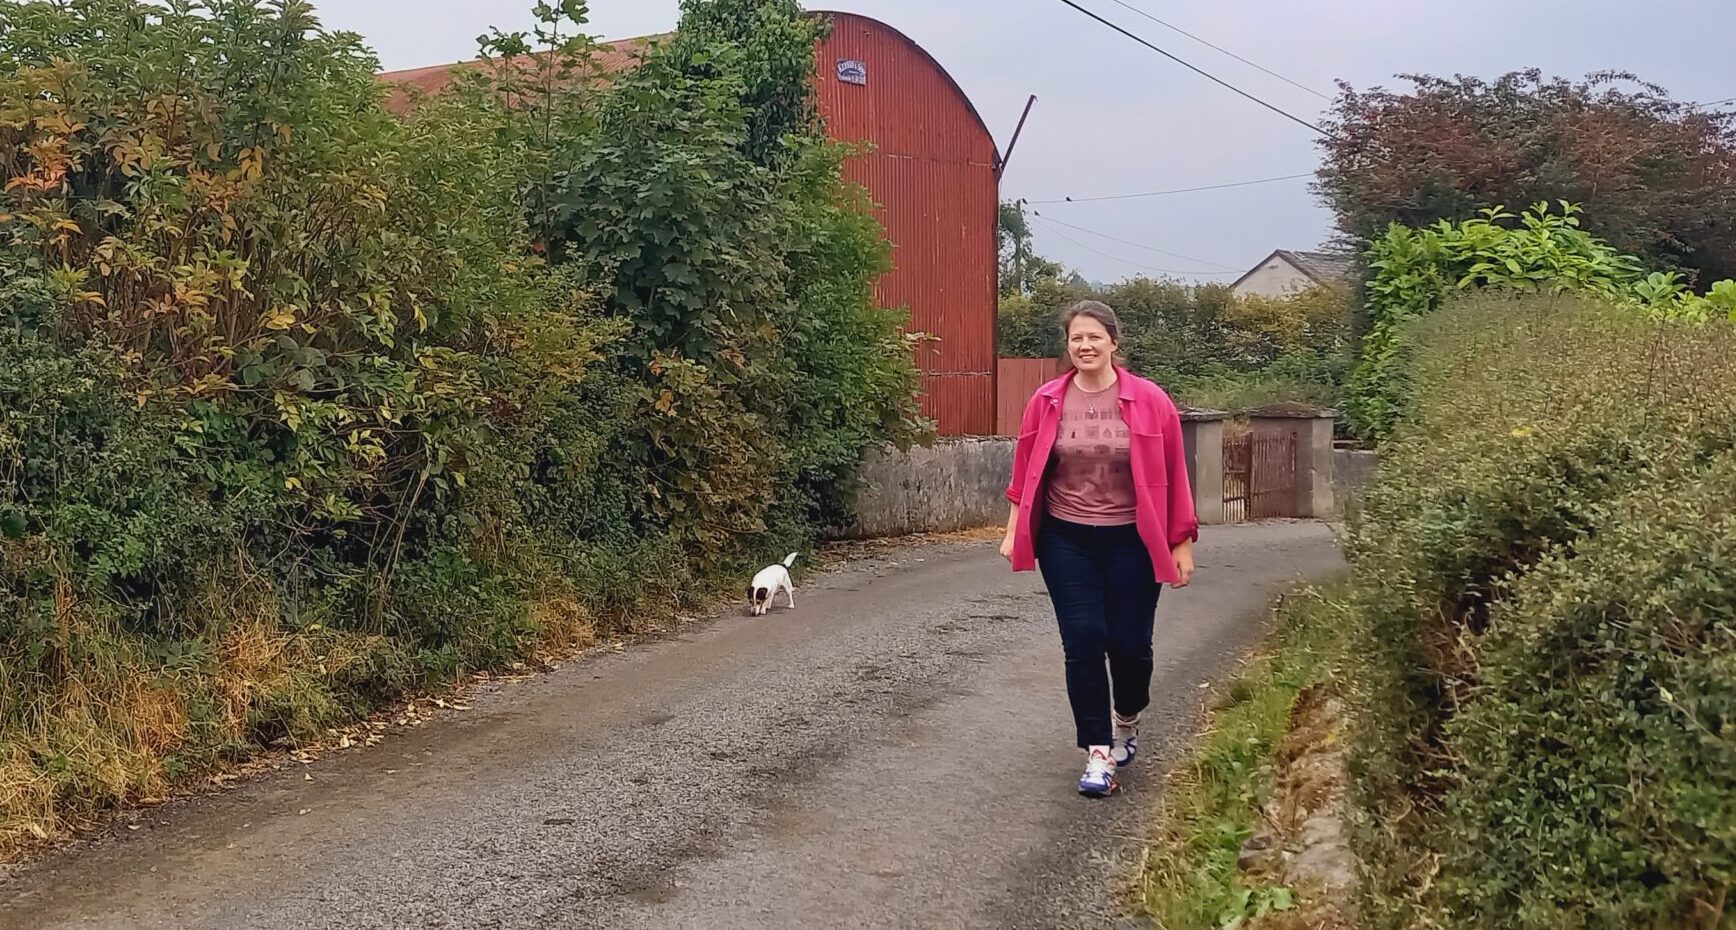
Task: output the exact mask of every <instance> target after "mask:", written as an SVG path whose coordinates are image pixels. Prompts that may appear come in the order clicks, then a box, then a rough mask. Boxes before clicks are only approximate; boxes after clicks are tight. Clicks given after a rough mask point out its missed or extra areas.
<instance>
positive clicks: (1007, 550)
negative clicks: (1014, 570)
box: [1001, 504, 1019, 562]
mask: <svg viewBox="0 0 1736 930" xmlns="http://www.w3.org/2000/svg"><path fill="white" fill-rule="evenodd" d="M1018 532H1019V505H1018V504H1014V505H1013V506H1012V507H1010V508H1008V509H1007V535H1006V536H1004V537H1002V538H1001V558H1003V559H1006V560H1007V561H1008V562H1011V561H1012V560H1013V537H1014V536H1015V535H1016V534H1017V533H1018Z"/></svg>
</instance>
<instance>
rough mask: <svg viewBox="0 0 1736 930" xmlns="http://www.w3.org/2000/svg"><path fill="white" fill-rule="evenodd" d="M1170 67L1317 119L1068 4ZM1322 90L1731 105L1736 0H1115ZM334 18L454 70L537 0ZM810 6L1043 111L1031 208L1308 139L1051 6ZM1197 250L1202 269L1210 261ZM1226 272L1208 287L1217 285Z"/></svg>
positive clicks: (1099, 265)
mask: <svg viewBox="0 0 1736 930" xmlns="http://www.w3.org/2000/svg"><path fill="white" fill-rule="evenodd" d="M1081 2H1082V3H1083V4H1084V5H1085V6H1088V7H1090V8H1091V9H1093V10H1095V11H1097V12H1098V13H1100V14H1102V15H1103V16H1105V17H1107V18H1109V19H1111V20H1113V21H1115V22H1118V23H1120V24H1122V25H1124V26H1126V27H1128V28H1129V29H1131V30H1132V31H1134V32H1136V33H1138V34H1140V35H1142V36H1144V37H1145V38H1147V39H1149V40H1151V41H1152V42H1154V43H1156V44H1157V45H1159V46H1162V47H1164V48H1166V49H1168V50H1170V51H1171V52H1174V53H1175V54H1177V55H1179V56H1181V57H1182V58H1184V59H1186V60H1188V61H1190V62H1192V63H1194V64H1196V65H1199V66H1201V67H1203V68H1205V69H1206V70H1208V71H1211V72H1213V73H1215V74H1217V75H1218V76H1220V77H1222V78H1224V79H1225V80H1228V81H1230V82H1232V83H1235V84H1237V85H1239V86H1242V87H1243V88H1244V89H1247V90H1249V91H1250V92H1252V93H1254V94H1256V95H1258V96H1261V97H1265V98H1266V99H1268V100H1270V101H1272V102H1273V103H1275V104H1277V105H1279V106H1281V107H1284V108H1286V109H1289V110H1291V111H1293V112H1295V113H1297V114H1298V115H1301V116H1303V117H1304V118H1307V119H1310V120H1313V119H1315V118H1316V117H1318V116H1319V115H1320V113H1321V111H1322V109H1323V108H1324V101H1322V100H1320V99H1319V98H1317V97H1315V96H1312V95H1310V94H1308V93H1306V92H1304V91H1302V90H1298V89H1297V88H1295V87H1292V86H1290V85H1288V84H1285V83H1283V82H1281V81H1279V80H1276V79H1274V78H1272V77H1269V76H1267V75H1265V74H1262V73H1260V72H1259V71H1256V70H1254V69H1252V68H1250V67H1248V66H1246V65H1243V64H1241V63H1239V62H1237V61H1235V60H1233V59H1231V58H1227V57H1225V56H1223V55H1222V54H1220V53H1218V52H1215V51H1213V50H1211V49H1209V48H1206V47H1204V46H1201V45H1199V44H1197V43H1195V42H1193V41H1192V40H1190V39H1187V38H1185V37H1183V36H1180V35H1177V34H1176V33H1173V32H1171V31H1169V30H1167V29H1165V28H1163V27H1161V26H1159V25H1158V24H1156V23H1153V22H1151V21H1150V20H1147V19H1144V18H1141V17H1140V16H1139V15H1138V14H1136V13H1134V12H1131V11H1129V10H1128V9H1127V8H1126V7H1124V6H1122V5H1119V3H1118V2H1117V0H1081ZM1123 2H1125V3H1127V4H1128V5H1131V6H1134V7H1138V8H1140V9H1142V10H1144V11H1146V12H1148V13H1151V14H1153V15H1155V16H1158V17H1161V18H1163V19H1164V20H1166V21H1168V22H1171V23H1173V24H1175V25H1177V26H1180V27H1181V28H1183V29H1186V30H1188V31H1189V32H1192V33H1195V34H1196V35H1199V36H1200V37H1202V38H1205V39H1207V40H1210V41H1212V42H1214V43H1216V44H1218V45H1221V46H1223V47H1225V48H1227V49H1229V50H1230V51H1233V52H1235V53H1237V54H1239V55H1241V56H1243V57H1245V58H1248V59H1250V60H1252V61H1255V62H1258V63H1260V64H1261V65H1264V66H1265V67H1267V68H1270V69H1272V70H1273V71H1276V72H1278V73H1280V74H1283V75H1285V76H1286V77H1289V78H1292V79H1294V80H1295V81H1297V82H1298V83H1301V84H1304V85H1306V86H1309V87H1312V88H1314V89H1316V90H1319V91H1320V92H1322V93H1328V94H1330V93H1331V92H1332V91H1333V81H1334V80H1336V79H1340V78H1342V79H1344V80H1347V81H1349V82H1351V83H1352V84H1354V85H1356V86H1357V87H1359V88H1360V87H1368V86H1371V85H1375V84H1383V83H1384V84H1387V85H1389V86H1392V85H1396V84H1398V82H1397V81H1395V80H1394V79H1393V75H1395V74H1397V73H1401V72H1424V73H1431V74H1439V75H1451V74H1454V73H1464V74H1474V75H1477V76H1481V77H1492V76H1494V75H1497V74H1500V73H1503V72H1506V71H1510V70H1515V69H1519V68H1525V67H1533V66H1535V67H1539V68H1542V69H1543V70H1544V72H1545V73H1546V74H1561V75H1567V76H1573V77H1578V76H1582V75H1584V74H1586V73H1587V72H1590V71H1598V70H1606V69H1619V70H1629V71H1633V72H1636V73H1637V74H1639V75H1640V76H1641V77H1642V78H1645V79H1646V80H1649V81H1653V82H1656V83H1660V84H1663V85H1664V86H1665V87H1667V88H1669V89H1670V90H1671V91H1672V92H1673V93H1674V94H1675V96H1676V97H1677V98H1678V99H1683V100H1698V101H1712V100H1722V99H1724V98H1728V97H1736V56H1732V55H1731V54H1730V52H1729V49H1730V41H1731V36H1733V35H1736V5H1733V4H1727V3H1724V2H1720V0H1664V2H1655V3H1640V2H1633V0H1523V2H1517V0H1460V2H1457V3H1451V4H1447V3H1402V2H1393V0H1312V2H1280V0H1209V2H1208V0H1174V2H1165V0H1123ZM316 5H317V6H318V7H319V8H320V11H321V14H322V16H323V18H324V21H325V23H326V25H327V26H328V27H333V28H342V29H351V30H354V31H356V32H359V33H361V34H362V35H364V36H366V37H367V39H368V42H369V44H370V45H372V46H373V48H374V49H375V51H376V52H377V53H378V54H379V56H380V59H381V61H382V63H383V64H384V66H385V67H387V68H391V69H397V68H411V67H418V66H421V65H429V64H437V63H441V62H447V61H456V60H459V59H463V58H468V57H471V56H473V55H474V54H475V51H476V36H477V35H479V34H480V33H482V32H483V31H485V30H486V29H487V28H488V27H489V26H491V25H497V26H501V27H504V28H523V27H524V26H525V24H526V23H527V22H528V20H529V16H528V12H527V11H528V10H529V9H530V6H531V3H530V0H489V2H478V0H316ZM591 6H592V24H591V31H593V32H594V33H596V34H598V35H599V36H601V37H604V38H611V39H613V38H622V37H626V36H637V35H645V34H648V33H654V32H661V31H665V30H668V29H670V28H672V27H673V26H674V25H675V21H676V18H677V6H678V5H677V0H592V2H591ZM809 6H810V8H828V9H840V10H848V11H850V12H854V13H861V14H864V15H867V16H872V17H875V18H876V19H880V20H883V21H885V22H887V23H889V24H891V25H893V26H895V27H897V28H898V29H900V30H902V31H903V32H905V33H906V34H908V35H909V36H911V37H912V38H913V39H915V40H916V41H917V42H918V43H920V44H921V45H923V46H924V47H925V48H927V49H928V50H929V52H931V53H932V54H933V55H934V56H935V58H937V59H938V60H939V61H940V62H941V64H942V65H943V66H945V67H946V68H947V70H948V71H950V72H951V73H952V75H953V77H954V78H955V79H956V80H957V81H958V82H959V84H960V85H961V86H962V87H963V88H964V90H965V92H966V93H968V94H969V95H970V96H971V99H972V100H973V101H974V102H975V103H976V106H977V108H978V110H980V111H981V112H982V115H983V118H984V119H985V120H987V122H988V124H989V127H990V129H992V130H993V131H994V133H995V138H996V139H997V141H998V142H999V143H1000V144H1001V146H1002V148H1003V149H1004V148H1005V146H1006V143H1007V141H1008V139H1009V137H1010V136H1011V135H1012V131H1013V127H1014V125H1015V124H1016V123H1017V121H1018V117H1019V110H1020V108H1021V107H1022V106H1023V105H1024V102H1025V98H1026V96H1027V95H1029V94H1036V95H1037V96H1038V98H1039V99H1038V103H1037V107H1036V109H1035V111H1033V113H1032V115H1031V121H1030V123H1029V125H1028V126H1027V127H1026V130H1025V135H1024V138H1023V139H1021V140H1020V142H1019V145H1018V149H1017V151H1016V152H1014V154H1013V159H1012V163H1011V165H1010V166H1009V168H1008V171H1007V175H1006V178H1005V180H1004V182H1003V185H1002V195H1003V196H1004V197H1006V198H1014V197H1024V198H1027V199H1030V200H1041V199H1051V198H1059V197H1064V196H1098V195H1112V194H1125V193H1137V192H1142V191H1154V190H1169V189H1174V188H1184V187H1199V186H1205V185H1211V184H1222V183H1230V182H1236V181H1245V180H1250V179H1255V178H1266V177H1274V176H1278V175H1288V174H1297V173H1301V172H1307V171H1311V170H1313V168H1314V167H1315V165H1316V163H1317V162H1318V152H1317V150H1316V149H1315V147H1314V144H1313V138H1312V134H1311V133H1310V132H1309V131H1308V130H1306V129H1304V128H1302V127H1300V126H1298V125H1296V124H1294V123H1291V122H1289V121H1287V120H1285V119H1283V118H1282V117H1280V116H1278V115H1276V114H1273V113H1271V112H1268V111H1266V110H1264V109H1261V108H1260V107H1258V106H1256V105H1255V104H1253V103H1250V102H1248V101H1247V100H1244V99H1242V98H1240V97H1237V96H1236V95H1234V94H1232V93H1231V92H1229V91H1227V90H1225V89H1223V88H1221V87H1219V86H1217V85H1215V84H1212V83H1211V82H1209V81H1207V80H1206V79H1204V78H1202V77H1199V76H1198V75H1196V74H1193V73H1192V72H1190V71H1187V70H1185V69H1183V68H1182V67H1180V66H1179V65H1176V64H1174V63H1173V62H1170V61H1168V60H1166V59H1164V58H1162V57H1160V56H1158V55H1156V54H1154V53H1152V52H1151V51H1149V50H1147V49H1145V48H1143V47H1141V46H1139V45H1136V44H1135V43H1133V42H1132V41H1131V40H1128V39H1127V38H1125V37H1123V36H1120V35H1117V34H1115V33H1113V32H1110V31H1109V30H1107V29H1105V28H1104V27H1102V26H1100V25H1098V24H1096V23H1093V22H1091V21H1090V20H1088V19H1086V18H1085V17H1083V16H1081V15H1080V14H1078V13H1076V12H1074V11H1073V10H1071V9H1068V8H1067V7H1066V6H1063V5H1062V4H1061V3H1059V2H1056V0H829V5H824V6H823V5H822V4H821V3H817V2H810V3H809ZM1036 209H1038V210H1039V211H1041V212H1042V213H1043V214H1044V215H1045V216H1046V217H1049V218H1052V219H1053V220H1055V221H1058V222H1061V223H1067V224H1070V225H1071V226H1073V227H1083V228H1086V229H1090V230H1093V231H1095V232H1098V233H1103V234H1107V235H1109V236H1113V237H1116V238H1119V239H1122V240H1127V242H1131V243H1137V244H1138V245H1140V246H1146V247H1149V248H1151V249H1158V250H1162V251H1164V252H1171V253H1178V254H1180V255H1186V256H1189V257H1190V258H1193V259H1198V260H1200V261H1188V260H1185V259H1182V258H1177V257H1174V256H1170V255H1163V254H1159V253H1158V252H1153V251H1147V250H1145V249H1142V248H1139V247H1136V246H1135V245H1130V244H1127V242H1117V241H1114V240H1112V239H1107V238H1104V237H1103V236H1099V235H1092V234H1089V233H1084V232H1079V231H1077V230H1076V229H1071V228H1067V227H1058V226H1053V225H1044V224H1042V223H1040V222H1039V223H1038V224H1037V242H1038V246H1039V248H1040V249H1041V250H1042V252H1043V253H1044V254H1046V255H1049V256H1051V257H1054V258H1057V259H1059V260H1061V261H1064V262H1066V263H1067V264H1068V265H1070V266H1073V267H1075V268H1078V269H1080V271H1081V272H1082V273H1084V274H1085V275H1086V276H1087V277H1089V278H1092V279H1095V280H1101V281H1112V280H1118V279H1120V278H1122V277H1125V276H1127V275H1129V274H1137V273H1141V272H1145V273H1151V272H1154V271H1165V270H1167V271H1180V272H1188V273H1190V274H1189V275H1188V276H1190V277H1191V276H1192V274H1191V273H1192V272H1201V271H1221V270H1226V269H1236V270H1238V271H1239V270H1242V269H1246V268H1248V267H1250V266H1252V265H1253V264H1254V263H1255V262H1257V261H1258V260H1260V259H1261V258H1263V257H1264V256H1265V255H1266V254H1267V253H1268V252H1270V251H1271V250H1273V249H1275V248H1289V249H1308V248H1313V247H1314V246H1316V245H1318V244H1320V243H1321V242H1322V241H1323V240H1325V239H1326V238H1327V237H1328V236H1330V234H1331V230H1330V226H1331V219H1330V217H1329V216H1328V215H1327V213H1326V211H1325V210H1323V209H1321V207H1320V206H1319V205H1318V204H1317V203H1316V202H1315V201H1314V198H1313V196H1312V195H1311V194H1309V192H1308V189H1307V182H1306V180H1300V181H1288V182H1283V183H1278V184H1268V185H1260V186H1253V187H1243V188H1237V189H1231V190H1219V191H1210V192H1203V193H1194V194H1180V195H1176V196H1171V197H1159V198H1151V199H1143V200H1121V201H1108V202H1102V203H1091V204H1063V205H1057V206H1049V207H1037V208H1036ZM1202 262H1203V263H1202ZM1233 277H1234V275H1223V276H1219V277H1215V278H1209V280H1229V279H1232V278H1233Z"/></svg>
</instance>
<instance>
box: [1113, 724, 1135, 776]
mask: <svg viewBox="0 0 1736 930" xmlns="http://www.w3.org/2000/svg"><path fill="white" fill-rule="evenodd" d="M1113 720H1114V723H1115V740H1114V744H1113V745H1111V746H1110V747H1109V758H1111V759H1113V760H1115V764H1116V765H1117V766H1122V765H1130V764H1132V762H1133V757H1134V756H1136V755H1139V715H1138V714H1134V715H1133V716H1131V717H1123V716H1121V715H1120V714H1116V715H1115V716H1114V718H1113Z"/></svg>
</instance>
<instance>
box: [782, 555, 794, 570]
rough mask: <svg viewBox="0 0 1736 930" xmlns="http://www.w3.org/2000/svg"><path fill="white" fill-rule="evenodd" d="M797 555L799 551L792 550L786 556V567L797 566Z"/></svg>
mask: <svg viewBox="0 0 1736 930" xmlns="http://www.w3.org/2000/svg"><path fill="white" fill-rule="evenodd" d="M796 555H797V553H794V552H792V553H790V554H789V555H787V556H785V557H784V567H785V568H794V567H795V564H796Z"/></svg>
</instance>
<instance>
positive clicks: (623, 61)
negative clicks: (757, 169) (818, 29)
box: [377, 10, 1001, 165]
mask: <svg viewBox="0 0 1736 930" xmlns="http://www.w3.org/2000/svg"><path fill="white" fill-rule="evenodd" d="M811 15H814V16H830V17H832V20H833V22H834V24H836V23H837V22H838V21H839V20H855V21H857V22H860V23H863V24H865V25H867V26H869V27H870V28H873V29H878V30H881V31H883V32H886V33H888V34H890V35H892V36H893V37H894V38H896V39H898V40H899V41H901V42H903V43H904V44H905V45H907V46H909V47H910V49H911V50H912V51H914V52H915V53H916V54H917V55H919V56H921V57H922V59H923V60H925V61H927V62H928V63H929V64H930V65H931V66H932V67H933V68H934V70H935V73H936V74H939V75H940V76H941V77H942V78H943V79H945V81H946V83H947V86H949V87H951V88H952V90H953V92H954V93H955V94H957V95H958V97H959V99H960V100H962V101H964V105H965V108H966V109H967V110H969V111H970V115H971V118H972V119H974V120H975V121H976V124H977V126H978V128H980V129H981V130H982V132H983V134H984V135H986V136H988V138H989V141H990V142H991V143H992V144H994V145H995V163H996V164H997V165H998V164H999V163H1000V157H1001V156H1000V145H999V144H998V143H995V142H994V138H995V134H994V133H993V132H991V131H990V130H989V126H988V123H986V122H984V121H983V117H982V113H981V112H979V111H978V110H977V108H976V104H975V103H974V102H972V101H971V99H970V95H969V94H967V93H965V92H964V88H962V87H960V86H959V84H958V81H957V80H955V79H954V78H953V76H952V74H951V73H950V72H948V71H947V70H946V67H945V66H943V65H942V64H941V63H940V62H939V61H938V60H936V59H935V57H934V56H933V55H931V54H929V52H928V50H927V49H925V48H923V47H922V46H921V45H920V44H918V43H917V41H916V40H915V39H912V38H911V37H909V36H908V35H905V34H904V33H903V32H902V31H900V30H899V29H898V28H897V27H895V26H891V25H889V24H887V23H885V22H882V21H880V20H878V19H875V18H873V17H872V16H863V15H862V14H860V13H848V12H845V11H842V10H813V11H812V14H811ZM669 35H670V34H669V33H660V34H657V35H649V36H638V37H635V38H631V39H616V40H614V41H611V42H601V43H598V47H597V59H596V60H597V64H598V65H599V66H600V67H601V68H602V70H603V71H604V72H606V73H613V72H617V71H625V70H627V69H628V68H631V67H633V66H634V65H636V64H638V63H639V59H640V56H641V55H642V54H644V52H645V50H646V49H647V48H649V47H650V46H651V44H652V43H653V42H655V41H657V40H659V39H665V38H668V37H669ZM482 66H483V60H482V59H480V58H473V59H470V60H469V61H456V62H451V63H449V64H443V65H430V66H427V67H423V68H408V69H404V70H401V71H383V72H381V73H380V74H379V75H377V77H378V79H379V80H380V81H381V82H383V83H386V84H394V85H399V86H401V87H404V88H414V89H416V90H418V91H421V92H422V93H425V94H438V93H440V92H441V91H442V90H445V89H446V87H447V85H449V84H451V83H452V78H453V76H454V74H455V73H456V72H458V71H464V70H471V69H476V68H481V67H482ZM409 107H410V94H409V93H407V92H405V91H403V90H399V91H395V92H394V93H392V94H391V95H390V96H389V97H388V98H387V100H386V108H387V109H389V110H391V111H392V112H394V113H398V114H400V115H401V114H403V113H404V112H405V111H406V110H408V109H409Z"/></svg>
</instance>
